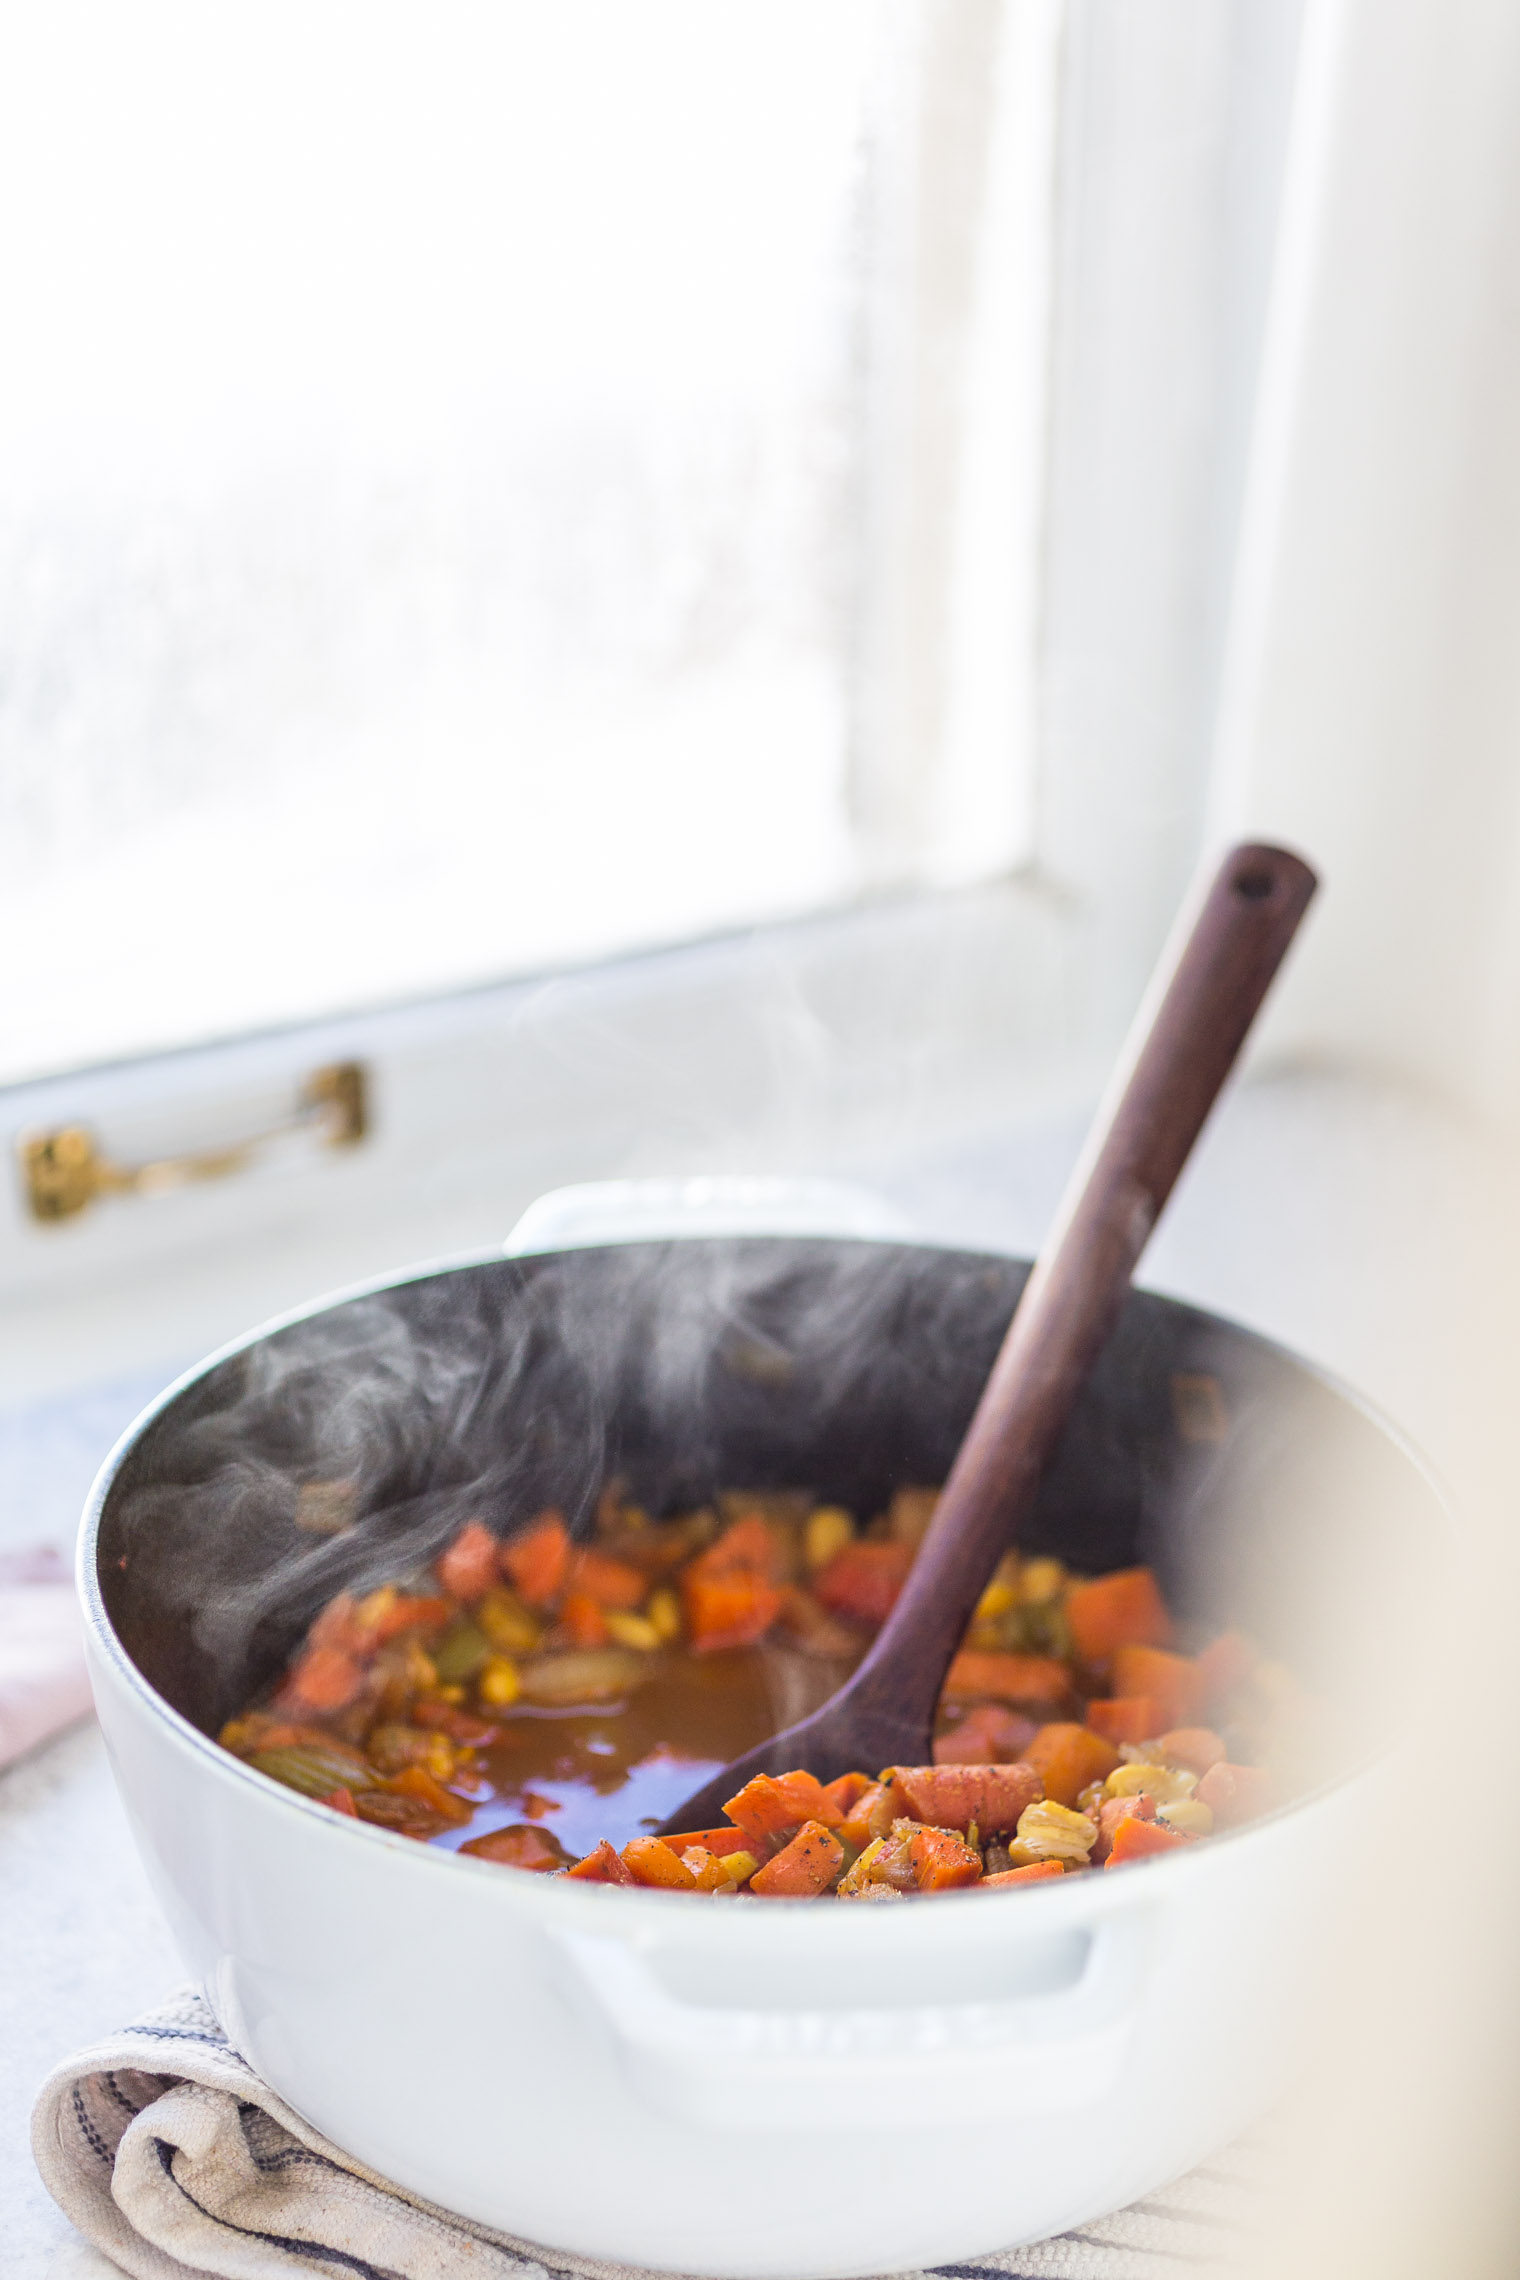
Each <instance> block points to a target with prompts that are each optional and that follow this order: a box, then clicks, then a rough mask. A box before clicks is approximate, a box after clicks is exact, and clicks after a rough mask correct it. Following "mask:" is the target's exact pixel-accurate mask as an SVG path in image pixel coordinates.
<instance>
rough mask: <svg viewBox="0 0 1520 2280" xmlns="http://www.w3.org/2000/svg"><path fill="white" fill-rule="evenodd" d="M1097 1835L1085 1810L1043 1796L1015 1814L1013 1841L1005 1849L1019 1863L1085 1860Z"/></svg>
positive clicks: (1021, 1864) (1022, 1864)
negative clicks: (1078, 1809)
mask: <svg viewBox="0 0 1520 2280" xmlns="http://www.w3.org/2000/svg"><path fill="white" fill-rule="evenodd" d="M1097 1834H1098V1832H1097V1830H1096V1828H1095V1827H1094V1826H1093V1824H1092V1822H1091V1821H1089V1820H1088V1818H1087V1815H1086V1814H1085V1813H1074V1812H1073V1811H1072V1810H1071V1807H1070V1806H1069V1805H1057V1804H1055V1803H1054V1802H1053V1801H1052V1800H1051V1799H1050V1798H1048V1797H1047V1798H1044V1799H1042V1800H1041V1801H1040V1802H1039V1803H1038V1804H1035V1805H1026V1806H1025V1808H1024V1810H1023V1812H1022V1813H1021V1814H1020V1815H1019V1833H1018V1840H1017V1843H1016V1844H1013V1845H1010V1846H1009V1848H1008V1849H1009V1851H1010V1853H1015V1854H1017V1855H1018V1862H1017V1864H1016V1865H1020V1866H1024V1865H1027V1864H1028V1863H1029V1862H1031V1861H1036V1860H1061V1861H1066V1860H1074V1861H1083V1862H1085V1861H1086V1859H1087V1856H1088V1854H1089V1853H1090V1852H1091V1851H1092V1848H1093V1842H1094V1839H1095V1838H1096V1837H1097Z"/></svg>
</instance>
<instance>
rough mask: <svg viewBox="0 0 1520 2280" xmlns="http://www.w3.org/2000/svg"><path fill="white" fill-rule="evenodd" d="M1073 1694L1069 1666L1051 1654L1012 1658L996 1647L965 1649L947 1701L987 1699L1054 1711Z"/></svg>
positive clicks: (952, 1674) (947, 1686)
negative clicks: (1068, 1671) (1024, 1704)
mask: <svg viewBox="0 0 1520 2280" xmlns="http://www.w3.org/2000/svg"><path fill="white" fill-rule="evenodd" d="M1070 1693H1071V1680H1070V1678H1069V1677H1068V1675H1067V1670H1066V1665H1065V1664H1064V1663H1060V1662H1057V1661H1056V1660H1055V1658H1054V1656H1052V1655H1010V1654H1003V1653H1001V1652H1000V1651H999V1650H997V1649H995V1648H979V1647H963V1648H962V1650H961V1652H960V1653H959V1654H958V1655H957V1656H956V1658H955V1660H954V1662H953V1663H952V1664H951V1665H950V1670H949V1675H948V1676H947V1677H946V1680H945V1695H946V1698H947V1699H948V1700H951V1701H960V1702H964V1701H967V1700H971V1701H976V1700H978V1699H980V1698H983V1697H985V1698H987V1699H988V1700H991V1701H994V1702H1012V1703H1015V1704H1017V1703H1025V1702H1027V1703H1029V1704H1030V1705H1031V1706H1033V1707H1036V1708H1040V1709H1054V1708H1055V1707H1056V1706H1057V1705H1058V1704H1060V1703H1063V1702H1065V1701H1066V1699H1067V1697H1068V1696H1069V1695H1070Z"/></svg>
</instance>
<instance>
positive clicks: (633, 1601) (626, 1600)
mask: <svg viewBox="0 0 1520 2280" xmlns="http://www.w3.org/2000/svg"><path fill="white" fill-rule="evenodd" d="M569 1586H570V1589H571V1590H572V1591H581V1592H584V1593H585V1595H586V1597H587V1598H588V1599H594V1600H595V1601H596V1604H597V1606H598V1607H610V1608H612V1609H614V1610H615V1611H616V1612H618V1613H621V1614H624V1615H626V1614H629V1613H631V1612H632V1610H633V1609H634V1608H635V1607H641V1606H642V1605H643V1603H644V1595H645V1593H646V1592H647V1591H648V1589H649V1580H648V1578H647V1576H643V1575H641V1574H640V1573H639V1570H638V1569H637V1568H636V1567H630V1566H629V1564H628V1562H627V1561H626V1560H615V1559H613V1558H612V1557H611V1556H610V1555H609V1554H608V1553H606V1552H577V1553H576V1555H575V1557H574V1558H573V1559H572V1560H571V1562H570V1574H569Z"/></svg>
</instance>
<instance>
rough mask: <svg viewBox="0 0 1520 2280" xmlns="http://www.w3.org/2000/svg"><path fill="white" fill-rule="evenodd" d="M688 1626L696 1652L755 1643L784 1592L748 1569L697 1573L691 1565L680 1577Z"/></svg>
mask: <svg viewBox="0 0 1520 2280" xmlns="http://www.w3.org/2000/svg"><path fill="white" fill-rule="evenodd" d="M681 1597H682V1600H683V1602H684V1604H685V1608H686V1627H687V1630H688V1631H689V1633H690V1635H691V1649H692V1652H693V1654H698V1655H705V1654H713V1653H715V1652H716V1651H717V1650H718V1649H719V1648H720V1647H752V1646H754V1645H756V1643H757V1642H758V1641H759V1640H761V1639H763V1638H764V1637H765V1634H766V1632H767V1631H768V1630H769V1629H770V1627H771V1625H772V1624H773V1623H774V1622H775V1620H776V1617H777V1616H778V1615H779V1614H780V1612H781V1606H782V1595H781V1593H780V1592H779V1591H778V1590H777V1589H776V1587H775V1585H774V1584H770V1583H767V1582H766V1581H765V1579H764V1577H763V1576H759V1575H755V1574H753V1573H751V1572H750V1571H749V1570H747V1569H735V1570H734V1572H733V1573H732V1574H729V1575H698V1574H696V1573H694V1572H693V1570H692V1569H691V1568H688V1569H687V1571H686V1573H685V1575H684V1576H683V1577H682V1578H681Z"/></svg>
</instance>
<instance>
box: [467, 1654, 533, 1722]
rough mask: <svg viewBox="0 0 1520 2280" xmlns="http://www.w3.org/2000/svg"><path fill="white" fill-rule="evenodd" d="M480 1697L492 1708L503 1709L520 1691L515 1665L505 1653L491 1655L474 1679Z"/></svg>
mask: <svg viewBox="0 0 1520 2280" xmlns="http://www.w3.org/2000/svg"><path fill="white" fill-rule="evenodd" d="M476 1685H477V1687H478V1689H479V1693H480V1699H481V1701H482V1702H484V1703H487V1704H488V1705H489V1706H490V1708H491V1709H493V1710H505V1709H507V1708H508V1707H509V1705H510V1704H511V1703H513V1702H515V1701H516V1700H517V1697H518V1696H519V1694H521V1692H522V1680H521V1679H520V1678H519V1677H518V1675H517V1665H516V1663H515V1662H512V1661H510V1660H509V1659H508V1657H507V1656H506V1655H492V1657H491V1659H490V1661H489V1662H488V1663H487V1664H486V1666H485V1668H484V1669H483V1670H482V1672H481V1674H480V1677H479V1679H478V1680H477V1681H476Z"/></svg>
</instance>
